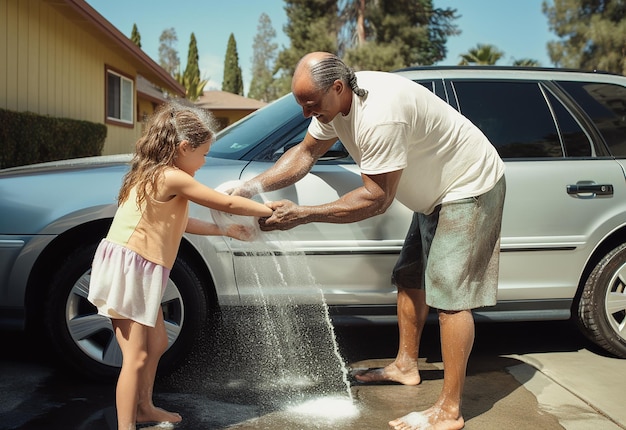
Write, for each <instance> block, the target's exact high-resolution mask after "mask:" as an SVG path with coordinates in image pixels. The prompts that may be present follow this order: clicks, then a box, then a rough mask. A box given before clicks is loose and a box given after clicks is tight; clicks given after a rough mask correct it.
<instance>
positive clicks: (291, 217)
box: [259, 200, 305, 231]
mask: <svg viewBox="0 0 626 430" xmlns="http://www.w3.org/2000/svg"><path fill="white" fill-rule="evenodd" d="M266 204H267V205H268V206H269V207H270V208H272V209H273V210H274V213H273V214H272V216H271V217H269V218H260V219H259V226H260V227H261V230H263V231H272V230H289V229H291V228H294V227H295V226H298V225H300V224H303V223H304V222H305V220H304V218H303V215H304V214H303V210H302V207H301V206H298V205H297V204H295V203H294V202H292V201H289V200H279V201H276V202H268V203H266Z"/></svg>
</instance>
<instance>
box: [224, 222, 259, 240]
mask: <svg viewBox="0 0 626 430" xmlns="http://www.w3.org/2000/svg"><path fill="white" fill-rule="evenodd" d="M258 233H259V232H258V229H255V228H253V227H249V226H245V225H241V224H231V225H229V226H228V228H227V229H226V236H228V237H232V238H233V239H237V240H243V241H246V242H250V241H252V240H255V239H256V238H257V236H258Z"/></svg>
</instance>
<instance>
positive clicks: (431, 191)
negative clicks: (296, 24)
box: [308, 72, 504, 214]
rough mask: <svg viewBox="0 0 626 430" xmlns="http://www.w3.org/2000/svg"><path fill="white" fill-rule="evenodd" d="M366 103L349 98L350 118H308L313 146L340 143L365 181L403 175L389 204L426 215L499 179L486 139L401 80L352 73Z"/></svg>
mask: <svg viewBox="0 0 626 430" xmlns="http://www.w3.org/2000/svg"><path fill="white" fill-rule="evenodd" d="M356 76H357V82H358V85H359V87H360V88H363V89H365V90H367V91H368V94H367V96H365V97H358V96H357V95H355V94H353V95H352V106H351V108H350V113H349V114H348V115H346V116H343V115H342V114H338V115H337V116H336V117H335V118H334V119H333V120H332V121H331V122H330V123H329V124H323V123H320V122H319V121H318V120H317V119H316V118H313V119H312V121H311V124H310V125H309V130H308V131H309V133H310V134H311V136H313V137H314V138H316V139H318V140H330V139H333V138H339V139H340V140H341V142H342V143H343V145H344V146H345V148H346V149H347V150H348V152H349V153H350V155H351V156H352V158H353V159H354V160H355V161H356V163H357V164H358V166H359V167H360V169H361V171H362V172H363V173H365V174H367V175H376V174H381V173H388V172H393V171H396V170H401V169H403V172H402V176H401V179H400V183H399V185H398V190H397V192H396V198H397V199H398V200H399V201H400V202H401V203H403V204H404V205H405V206H407V207H408V208H409V209H411V210H413V211H415V212H421V213H424V214H429V213H431V212H432V211H433V209H434V208H435V206H437V205H438V204H440V203H445V202H450V201H454V200H459V199H463V198H467V197H473V196H478V195H480V194H483V193H485V192H487V191H489V190H490V189H491V188H493V186H494V185H495V184H496V182H498V180H499V179H500V178H501V177H502V175H503V174H504V163H503V162H502V160H501V159H500V157H499V155H498V153H497V151H496V150H495V148H494V147H493V146H492V145H491V143H490V142H489V140H488V139H487V138H486V137H485V135H484V134H483V133H482V132H481V131H480V129H478V127H476V126H474V125H473V124H472V123H471V122H470V121H469V120H468V119H467V118H465V117H464V116H463V115H461V114H460V113H459V112H457V111H456V110H455V109H454V108H452V107H451V106H450V105H448V104H447V103H446V102H444V101H443V100H441V99H440V98H439V97H437V96H436V95H435V94H433V93H432V92H430V91H429V90H428V89H426V88H424V87H423V86H422V85H420V84H418V83H415V82H413V81H411V80H409V79H407V78H405V77H402V76H399V75H394V74H392V73H384V72H357V73H356Z"/></svg>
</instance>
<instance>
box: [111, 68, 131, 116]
mask: <svg viewBox="0 0 626 430" xmlns="http://www.w3.org/2000/svg"><path fill="white" fill-rule="evenodd" d="M133 96H134V91H133V81H132V80H131V79H128V78H127V77H125V76H122V75H120V74H119V73H116V72H114V71H112V70H107V94H106V111H107V120H108V121H116V122H122V123H124V124H131V125H132V124H133V106H134V103H133Z"/></svg>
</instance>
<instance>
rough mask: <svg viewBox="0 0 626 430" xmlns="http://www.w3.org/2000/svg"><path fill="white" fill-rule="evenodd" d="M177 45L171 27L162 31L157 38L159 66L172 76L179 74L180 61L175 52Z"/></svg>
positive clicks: (176, 38) (176, 39)
mask: <svg viewBox="0 0 626 430" xmlns="http://www.w3.org/2000/svg"><path fill="white" fill-rule="evenodd" d="M177 43H178V37H177V36H176V30H174V28H173V27H172V28H168V29H165V30H163V32H162V33H161V36H160V37H159V65H160V66H161V67H163V68H164V69H165V70H166V71H167V72H168V73H169V74H170V75H172V76H176V73H179V67H180V59H179V58H178V51H177V50H176V44H177Z"/></svg>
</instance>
